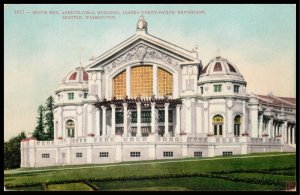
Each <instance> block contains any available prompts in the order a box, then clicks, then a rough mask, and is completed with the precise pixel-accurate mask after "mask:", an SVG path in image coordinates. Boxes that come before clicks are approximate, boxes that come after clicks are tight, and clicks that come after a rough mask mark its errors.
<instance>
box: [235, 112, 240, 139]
mask: <svg viewBox="0 0 300 195" xmlns="http://www.w3.org/2000/svg"><path fill="white" fill-rule="evenodd" d="M240 129H241V116H240V115H236V116H235V117H234V136H240Z"/></svg>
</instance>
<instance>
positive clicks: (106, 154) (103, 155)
mask: <svg viewBox="0 0 300 195" xmlns="http://www.w3.org/2000/svg"><path fill="white" fill-rule="evenodd" d="M99 155H100V158H101V157H108V152H100V154H99Z"/></svg>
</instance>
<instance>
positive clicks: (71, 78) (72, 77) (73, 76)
mask: <svg viewBox="0 0 300 195" xmlns="http://www.w3.org/2000/svg"><path fill="white" fill-rule="evenodd" d="M76 76H77V72H74V73H73V74H72V75H71V76H70V77H69V80H76Z"/></svg>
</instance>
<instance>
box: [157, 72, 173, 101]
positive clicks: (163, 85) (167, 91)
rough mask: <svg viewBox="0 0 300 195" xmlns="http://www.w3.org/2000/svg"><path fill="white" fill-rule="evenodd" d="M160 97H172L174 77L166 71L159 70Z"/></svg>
mask: <svg viewBox="0 0 300 195" xmlns="http://www.w3.org/2000/svg"><path fill="white" fill-rule="evenodd" d="M157 74H158V75H157V80H158V96H159V97H161V96H165V95H167V96H171V95H172V91H173V76H172V74H170V73H169V72H167V71H166V70H164V69H162V68H158V72H157Z"/></svg>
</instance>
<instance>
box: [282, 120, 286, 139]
mask: <svg viewBox="0 0 300 195" xmlns="http://www.w3.org/2000/svg"><path fill="white" fill-rule="evenodd" d="M286 128H287V122H286V121H285V122H284V123H283V124H282V128H281V135H282V142H283V144H285V143H286Z"/></svg>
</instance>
